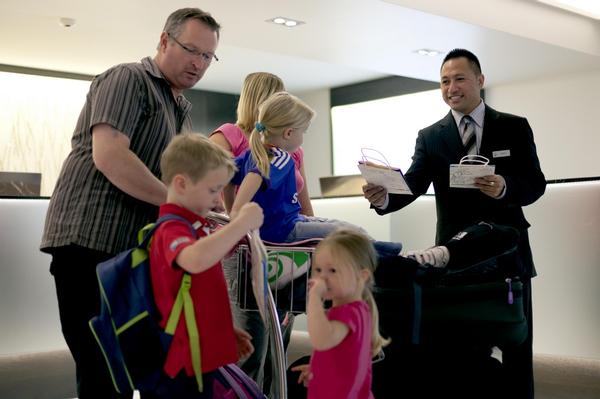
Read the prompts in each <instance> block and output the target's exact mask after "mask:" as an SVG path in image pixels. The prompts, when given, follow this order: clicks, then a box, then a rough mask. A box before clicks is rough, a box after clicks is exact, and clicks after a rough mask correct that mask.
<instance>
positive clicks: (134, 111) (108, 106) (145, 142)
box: [40, 57, 192, 254]
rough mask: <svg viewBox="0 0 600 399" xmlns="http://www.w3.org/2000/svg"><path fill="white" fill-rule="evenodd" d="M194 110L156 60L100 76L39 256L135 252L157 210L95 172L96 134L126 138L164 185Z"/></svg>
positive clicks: (65, 169) (90, 95)
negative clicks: (174, 144) (78, 250)
mask: <svg viewBox="0 0 600 399" xmlns="http://www.w3.org/2000/svg"><path fill="white" fill-rule="evenodd" d="M191 107H192V106H191V104H190V102H189V101H187V100H186V99H185V98H184V97H183V96H181V98H180V99H179V101H177V100H176V99H175V98H174V97H173V92H172V91H171V87H170V85H169V83H168V82H167V80H166V79H165V78H164V76H163V74H162V73H161V71H160V69H159V68H158V65H157V64H156V63H155V62H154V61H153V60H152V59H151V58H150V57H147V58H144V59H143V60H142V61H141V63H130V64H120V65H117V66H114V67H112V68H111V69H109V70H107V71H106V72H104V73H102V74H101V75H98V76H97V77H96V78H95V79H94V81H93V82H92V84H91V86H90V91H89V93H88V95H87V98H86V102H85V105H84V107H83V110H82V111H81V114H80V115H79V120H78V121H77V125H76V127H75V131H74V133H73V137H72V139H71V152H70V153H69V155H68V156H67V159H66V160H65V162H64V163H63V166H62V169H61V172H60V175H59V177H58V180H57V182H56V186H55V188H54V193H53V195H52V198H51V199H50V204H49V207H48V213H47V214H46V224H45V226H44V233H43V236H42V243H41V245H40V248H41V250H42V251H44V252H51V248H55V247H61V246H65V245H70V244H76V245H80V246H82V247H85V248H89V249H94V250H97V251H102V252H106V253H109V254H115V253H118V252H120V251H123V250H125V249H127V248H129V247H131V246H133V245H134V244H135V240H136V233H137V231H138V230H139V229H140V228H141V227H143V226H144V225H145V224H147V223H148V222H151V221H154V220H155V219H156V217H157V214H158V207H156V206H154V205H151V204H148V203H145V202H142V201H140V200H137V199H135V198H133V197H131V196H129V195H127V194H125V193H124V192H123V191H121V190H119V189H118V188H117V187H116V186H114V185H113V184H112V183H110V182H109V181H108V179H107V178H106V177H105V176H104V175H103V174H102V173H101V172H100V171H98V169H96V167H95V165H94V161H93V159H92V134H91V132H92V127H93V126H95V125H97V124H100V123H107V124H109V125H111V126H112V127H114V128H115V129H116V130H118V131H120V132H122V133H123V134H125V135H126V136H127V137H128V138H129V140H130V146H129V149H130V150H131V151H132V152H133V153H134V154H135V155H136V156H137V157H138V158H139V159H140V160H141V161H142V162H143V163H144V164H145V165H146V166H147V167H148V169H149V170H150V171H151V172H152V173H153V174H154V175H155V176H157V177H158V176H160V156H161V154H162V152H163V151H164V149H165V147H166V146H167V144H168V143H169V141H170V140H171V139H172V138H173V137H174V136H175V135H176V134H178V133H180V132H184V131H190V130H191V128H192V121H191V117H190V114H189V112H190V109H191Z"/></svg>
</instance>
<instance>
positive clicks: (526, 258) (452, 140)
mask: <svg viewBox="0 0 600 399" xmlns="http://www.w3.org/2000/svg"><path fill="white" fill-rule="evenodd" d="M506 150H508V151H509V152H510V155H509V156H502V157H499V156H496V157H494V155H493V153H494V152H497V151H504V153H505V154H506ZM479 154H480V155H483V156H485V157H486V158H488V159H489V160H490V164H494V165H495V166H496V169H495V173H496V174H497V175H502V177H504V180H505V181H506V193H505V196H504V197H503V198H502V199H494V198H491V197H489V196H487V195H485V194H483V193H481V192H480V191H479V190H477V189H465V188H451V187H449V180H450V178H449V176H450V172H449V168H450V164H455V163H459V161H460V159H461V158H462V157H463V156H464V155H466V152H465V149H464V147H463V144H462V141H461V138H460V134H459V132H458V128H457V126H456V122H455V121H454V118H453V117H452V113H451V112H449V113H448V115H446V117H445V118H443V119H442V120H440V121H438V122H436V123H435V124H433V125H431V126H429V127H427V128H425V129H423V130H421V131H419V135H418V137H417V142H416V146H415V153H414V155H413V162H412V164H411V166H410V168H409V169H408V171H407V172H406V174H405V178H406V182H407V183H408V185H409V187H410V188H411V190H412V192H413V194H414V195H412V196H410V195H401V194H390V195H389V205H388V207H387V208H386V209H384V210H381V209H377V208H376V210H377V212H378V213H380V214H386V213H389V212H393V211H396V210H398V209H400V208H403V207H405V206H406V205H408V204H410V203H411V202H412V201H414V200H415V199H416V198H417V197H418V196H420V195H421V194H424V193H425V192H426V191H427V188H428V187H429V185H430V184H431V183H433V187H434V190H435V199H436V210H437V227H436V245H442V244H443V243H445V242H446V241H448V240H449V239H450V238H452V237H453V236H454V234H456V233H457V232H459V231H461V230H462V229H464V228H465V227H468V226H470V225H472V224H474V223H477V222H479V221H481V220H484V221H490V222H495V223H498V224H504V225H507V226H512V227H515V228H516V229H518V230H519V232H520V233H521V239H520V245H519V251H520V254H521V260H522V262H523V267H524V275H525V276H527V277H532V276H534V275H535V268H534V266H533V260H532V257H531V249H530V247H529V239H528V236H527V228H528V227H529V223H528V222H527V220H526V219H525V216H524V214H523V210H522V208H521V207H522V206H525V205H529V204H531V203H533V202H534V201H536V200H537V199H538V198H539V197H541V196H542V194H543V193H544V191H545V189H546V179H545V177H544V174H543V173H542V170H541V168H540V162H539V160H538V157H537V153H536V148H535V143H534V140H533V132H532V131H531V127H530V126H529V123H528V122H527V119H525V118H522V117H519V116H515V115H510V114H506V113H501V112H498V111H495V110H494V109H492V108H491V107H489V106H486V107H485V118H484V124H483V134H482V142H481V148H480V151H479ZM497 155H498V154H497Z"/></svg>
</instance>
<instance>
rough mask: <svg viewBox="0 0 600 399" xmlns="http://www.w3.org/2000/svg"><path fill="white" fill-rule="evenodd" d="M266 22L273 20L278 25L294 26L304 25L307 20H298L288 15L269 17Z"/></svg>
mask: <svg viewBox="0 0 600 399" xmlns="http://www.w3.org/2000/svg"><path fill="white" fill-rule="evenodd" d="M265 22H271V23H274V24H277V25H282V26H287V27H288V28H293V27H294V26H298V25H302V24H304V23H306V22H303V21H298V20H297V19H291V18H286V17H275V18H271V19H267V20H266V21H265Z"/></svg>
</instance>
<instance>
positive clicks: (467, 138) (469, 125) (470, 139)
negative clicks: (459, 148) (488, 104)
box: [462, 115, 477, 155]
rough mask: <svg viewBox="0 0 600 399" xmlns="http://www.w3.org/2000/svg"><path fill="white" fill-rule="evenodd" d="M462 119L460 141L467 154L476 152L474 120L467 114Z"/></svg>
mask: <svg viewBox="0 0 600 399" xmlns="http://www.w3.org/2000/svg"><path fill="white" fill-rule="evenodd" d="M462 120H463V134H462V142H463V146H464V147H465V151H466V153H467V154H468V155H475V154H477V136H476V134H475V121H474V120H473V118H471V117H470V116H469V115H465V116H463V118H462Z"/></svg>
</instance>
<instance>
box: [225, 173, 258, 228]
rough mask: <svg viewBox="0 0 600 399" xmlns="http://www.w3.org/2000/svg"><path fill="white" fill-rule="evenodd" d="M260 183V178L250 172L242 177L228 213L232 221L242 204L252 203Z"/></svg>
mask: <svg viewBox="0 0 600 399" xmlns="http://www.w3.org/2000/svg"><path fill="white" fill-rule="evenodd" d="M262 182H263V178H262V176H261V175H259V174H257V173H254V172H250V173H248V174H247V175H246V177H244V180H242V184H240V188H239V189H238V192H237V194H236V195H235V200H234V201H233V205H232V207H231V211H230V212H229V216H231V218H232V219H233V218H235V216H236V215H237V213H238V212H239V210H240V208H241V207H242V206H243V205H244V204H247V203H248V202H250V201H252V198H253V197H254V194H256V192H257V191H258V189H259V188H260V185H261V184H262Z"/></svg>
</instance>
